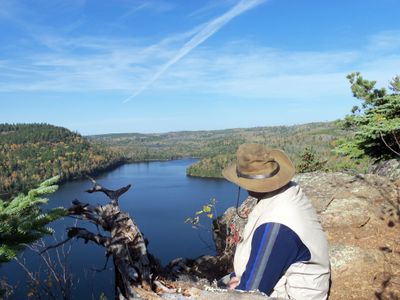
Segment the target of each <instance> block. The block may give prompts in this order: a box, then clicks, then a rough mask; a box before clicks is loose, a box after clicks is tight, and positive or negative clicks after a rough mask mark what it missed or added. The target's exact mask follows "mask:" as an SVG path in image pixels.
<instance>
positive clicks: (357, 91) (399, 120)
mask: <svg viewBox="0 0 400 300" xmlns="http://www.w3.org/2000/svg"><path fill="white" fill-rule="evenodd" d="M347 78H348V79H349V81H350V83H351V90H352V92H353V95H354V97H356V98H357V99H360V100H361V101H362V104H361V107H359V106H355V107H353V109H352V114H351V115H349V116H347V117H346V119H345V123H344V124H345V126H346V127H347V128H349V129H353V130H355V134H354V137H353V138H352V139H348V140H346V141H344V142H343V143H342V144H340V145H339V146H338V147H337V151H338V152H339V153H342V154H347V155H349V156H351V157H354V158H363V157H366V156H367V157H372V158H374V159H377V160H379V159H386V158H391V157H396V156H398V155H400V77H399V76H396V77H395V78H394V79H393V80H392V81H391V82H390V84H389V89H390V90H391V92H390V93H389V92H388V91H387V90H386V89H385V88H381V89H376V88H375V84H376V82H375V81H369V80H365V79H364V78H363V77H362V76H361V75H360V73H358V72H357V73H352V74H350V75H348V76H347Z"/></svg>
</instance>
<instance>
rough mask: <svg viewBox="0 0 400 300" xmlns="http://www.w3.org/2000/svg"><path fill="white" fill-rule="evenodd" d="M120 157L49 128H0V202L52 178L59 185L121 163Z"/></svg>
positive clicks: (102, 147)
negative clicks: (0, 199)
mask: <svg viewBox="0 0 400 300" xmlns="http://www.w3.org/2000/svg"><path fill="white" fill-rule="evenodd" d="M124 161H125V160H124V158H123V156H122V155H121V154H120V153H118V152H116V151H113V150H110V149H109V148H107V147H106V146H104V145H101V144H100V143H96V142H93V141H88V140H87V139H86V138H84V137H82V136H81V135H80V134H78V133H75V132H71V131H70V130H68V129H66V128H63V127H57V126H53V125H49V124H44V123H43V124H0V198H3V199H5V198H9V197H11V196H12V195H15V194H16V193H18V192H21V191H27V190H29V189H30V188H32V187H34V186H36V185H37V184H38V183H40V182H42V181H44V180H45V179H48V178H50V177H53V176H60V181H65V180H69V179H75V178H80V177H82V176H84V175H88V174H95V173H97V172H99V171H102V170H105V169H108V168H111V167H113V166H116V165H118V164H121V163H123V162H124Z"/></svg>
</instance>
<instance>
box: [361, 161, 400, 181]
mask: <svg viewBox="0 0 400 300" xmlns="http://www.w3.org/2000/svg"><path fill="white" fill-rule="evenodd" d="M368 172H369V173H372V174H376V175H380V176H385V177H389V178H390V179H393V180H397V179H399V178H400V159H390V160H387V161H382V162H379V163H377V164H375V165H372V166H371V167H370V168H369V170H368Z"/></svg>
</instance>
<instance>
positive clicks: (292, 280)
mask: <svg viewBox="0 0 400 300" xmlns="http://www.w3.org/2000/svg"><path fill="white" fill-rule="evenodd" d="M268 222H274V223H279V224H283V225H286V226H287V227H289V228H290V229H291V230H293V231H294V232H295V233H296V234H297V235H298V236H299V238H300V239H301V241H302V242H303V244H304V245H305V246H306V247H307V248H308V249H309V251H310V254H311V259H310V261H307V262H297V263H294V264H292V265H291V266H290V267H289V268H288V270H287V271H286V273H285V274H284V275H283V277H282V278H281V279H280V280H279V281H278V283H277V284H276V285H275V287H274V291H273V293H272V294H271V295H270V296H271V297H279V298H285V299H297V300H301V299H307V300H313V299H315V300H321V299H327V294H328V291H329V278H330V265H329V253H328V242H327V239H326V236H325V233H324V231H323V229H322V227H321V224H320V222H319V219H318V216H317V214H316V212H315V209H314V207H313V206H312V204H311V202H310V201H309V200H308V198H307V197H306V196H305V195H304V194H303V192H302V190H301V188H300V186H299V185H297V184H296V183H294V182H291V183H290V187H289V188H288V189H286V190H285V191H283V192H282V193H279V194H277V195H275V196H272V197H270V198H266V199H262V200H261V201H260V202H259V203H258V204H257V205H256V206H255V208H254V209H253V211H252V212H251V213H250V214H249V217H248V222H247V224H246V226H245V228H244V230H243V239H242V241H241V242H240V243H239V244H238V245H237V248H236V252H235V258H234V269H235V273H236V276H237V277H239V278H240V277H241V276H242V274H243V272H244V271H245V269H246V264H247V261H248V259H249V257H250V252H251V240H252V238H253V234H254V232H255V230H256V228H257V227H259V226H260V225H262V224H265V223H268Z"/></svg>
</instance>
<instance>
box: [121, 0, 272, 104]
mask: <svg viewBox="0 0 400 300" xmlns="http://www.w3.org/2000/svg"><path fill="white" fill-rule="evenodd" d="M263 2H265V0H241V1H239V3H238V4H236V5H235V6H234V7H232V8H231V9H229V10H228V11H227V12H225V13H224V14H222V15H220V16H218V17H217V18H214V19H213V20H211V21H209V22H208V23H206V24H205V26H204V27H203V28H202V29H201V30H200V31H199V32H198V33H196V34H195V35H194V36H193V37H192V38H191V39H190V40H189V41H188V42H186V43H185V45H183V47H182V48H180V49H179V50H178V51H177V53H176V54H175V55H174V56H173V57H172V58H171V59H170V60H168V61H167V62H166V63H165V64H164V65H163V66H161V68H160V69H159V70H158V71H157V72H156V73H155V74H154V75H153V76H152V77H151V78H150V79H149V80H148V81H146V82H145V83H144V84H143V85H142V86H141V87H140V88H139V90H136V91H135V92H134V93H133V94H132V95H130V96H129V97H128V98H126V99H125V100H124V101H123V102H124V103H125V102H128V101H130V100H131V99H133V98H135V97H137V96H138V95H140V94H141V93H142V92H143V91H145V90H146V89H147V88H148V87H149V86H151V85H152V84H153V83H154V82H155V81H156V80H157V79H158V78H160V77H161V76H162V75H163V74H164V73H165V72H166V71H167V70H168V69H169V68H170V67H171V66H173V65H174V64H176V63H177V62H178V61H180V60H181V59H182V58H183V57H185V56H186V55H187V54H189V53H190V52H191V51H192V50H193V49H195V48H197V47H198V46H199V45H200V44H202V43H203V42H204V41H206V40H207V39H208V38H209V37H211V36H212V35H214V34H215V33H216V32H217V31H219V30H220V29H221V28H222V27H223V26H224V25H225V24H227V23H229V22H230V21H231V20H232V19H234V18H235V17H237V16H239V15H241V14H243V13H244V12H246V11H248V10H250V9H252V8H254V7H256V6H258V5H260V4H261V3H263Z"/></svg>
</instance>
